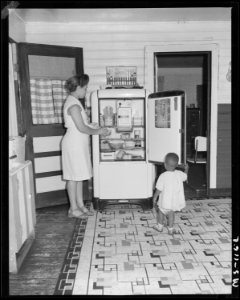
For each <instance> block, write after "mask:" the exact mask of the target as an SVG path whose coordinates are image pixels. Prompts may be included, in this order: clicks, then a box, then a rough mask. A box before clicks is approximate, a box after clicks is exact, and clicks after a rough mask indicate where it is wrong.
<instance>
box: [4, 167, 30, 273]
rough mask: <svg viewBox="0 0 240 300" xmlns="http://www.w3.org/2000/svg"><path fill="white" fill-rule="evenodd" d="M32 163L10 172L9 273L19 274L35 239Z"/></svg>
mask: <svg viewBox="0 0 240 300" xmlns="http://www.w3.org/2000/svg"><path fill="white" fill-rule="evenodd" d="M35 224H36V212H35V199H34V185H33V171H32V163H31V162H30V161H26V162H24V163H22V164H21V165H19V166H18V167H16V168H13V169H11V170H10V171H9V272H13V273H16V272H18V270H19V268H20V266H21V264H22V262H23V260H24V258H25V257H26V255H27V253H28V250H29V249H30V247H31V244H32V242H33V240H34V237H35V229H34V226H35Z"/></svg>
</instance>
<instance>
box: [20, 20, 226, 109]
mask: <svg viewBox="0 0 240 300" xmlns="http://www.w3.org/2000/svg"><path fill="white" fill-rule="evenodd" d="M185 41H186V42H188V43H189V42H191V41H195V42H196V41H199V42H201V41H204V42H209V43H217V44H218V45H219V73H218V78H219V81H218V96H219V97H218V103H230V102H231V89H230V88H231V85H230V83H229V82H228V81H227V80H226V73H227V71H228V65H229V62H230V61H231V22H226V21H224V22H223V21H214V22H209V21H204V22H199V21H197V22H196V21H195V22H193V21H191V22H131V23H121V24H120V23H116V22H115V23H107V22H106V23H102V22H101V23H100V22H95V23H94V22H91V23H86V22H85V23H81V22H78V23H65V24H63V23H40V22H31V23H30V22H29V23H26V42H29V43H42V44H51V45H65V46H74V47H82V48H83V55H84V71H85V73H87V74H89V76H90V80H91V81H90V84H89V93H90V92H91V91H93V90H95V89H97V88H99V86H100V85H103V84H105V83H106V80H105V72H106V71H105V67H106V66H114V65H133V66H137V73H138V82H139V84H140V85H143V84H144V47H145V46H147V45H157V44H158V43H159V44H161V43H163V42H166V43H169V42H181V43H184V42H185Z"/></svg>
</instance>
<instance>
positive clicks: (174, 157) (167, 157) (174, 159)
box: [165, 152, 179, 163]
mask: <svg viewBox="0 0 240 300" xmlns="http://www.w3.org/2000/svg"><path fill="white" fill-rule="evenodd" d="M169 159H171V160H173V161H175V162H176V163H178V161H179V157H178V155H177V154H176V153H173V152H170V153H168V154H167V155H166V156H165V161H167V160H169Z"/></svg>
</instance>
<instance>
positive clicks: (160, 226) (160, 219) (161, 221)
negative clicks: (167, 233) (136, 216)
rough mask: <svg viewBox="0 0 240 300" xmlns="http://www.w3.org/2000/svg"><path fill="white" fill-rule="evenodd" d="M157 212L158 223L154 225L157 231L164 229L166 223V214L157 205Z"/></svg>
mask: <svg viewBox="0 0 240 300" xmlns="http://www.w3.org/2000/svg"><path fill="white" fill-rule="evenodd" d="M156 213H157V218H156V219H157V225H155V226H154V229H156V230H157V231H160V232H162V231H163V224H164V214H163V213H162V212H161V210H160V209H159V207H156Z"/></svg>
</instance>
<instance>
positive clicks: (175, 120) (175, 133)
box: [148, 91, 186, 164]
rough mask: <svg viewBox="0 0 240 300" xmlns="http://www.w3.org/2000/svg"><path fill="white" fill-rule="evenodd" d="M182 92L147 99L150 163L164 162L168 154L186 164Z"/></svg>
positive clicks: (157, 94) (151, 96)
mask: <svg viewBox="0 0 240 300" xmlns="http://www.w3.org/2000/svg"><path fill="white" fill-rule="evenodd" d="M185 123H186V122H185V96H184V92H181V91H180V92H177V91H172V92H170V91H169V92H162V93H154V94H151V95H150V96H149V98H148V136H149V141H148V143H149V153H148V158H149V161H150V162H156V163H157V162H164V158H165V155H166V154H167V153H168V152H175V153H177V154H178V156H179V164H184V163H185V162H186V142H185Z"/></svg>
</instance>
